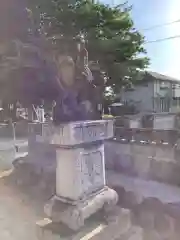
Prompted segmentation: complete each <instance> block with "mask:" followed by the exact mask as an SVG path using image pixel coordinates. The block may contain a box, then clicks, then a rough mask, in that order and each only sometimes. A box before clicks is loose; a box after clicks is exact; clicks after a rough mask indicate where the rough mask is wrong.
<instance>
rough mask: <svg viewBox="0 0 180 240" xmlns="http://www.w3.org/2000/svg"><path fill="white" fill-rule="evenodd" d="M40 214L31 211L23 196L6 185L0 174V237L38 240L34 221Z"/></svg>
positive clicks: (15, 239) (7, 239) (6, 239)
mask: <svg viewBox="0 0 180 240" xmlns="http://www.w3.org/2000/svg"><path fill="white" fill-rule="evenodd" d="M39 217H40V216H38V214H36V212H34V211H33V208H31V207H30V206H29V205H28V203H27V201H26V199H25V196H23V195H22V194H20V193H19V192H17V191H16V190H15V189H13V188H11V187H10V186H7V185H6V184H5V182H4V180H3V179H2V174H1V175H0V239H2V240H24V239H27V240H38V239H37V236H36V221H37V220H38V219H39Z"/></svg>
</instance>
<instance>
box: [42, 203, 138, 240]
mask: <svg viewBox="0 0 180 240" xmlns="http://www.w3.org/2000/svg"><path fill="white" fill-rule="evenodd" d="M116 214H117V218H116V221H112V222H110V223H108V224H107V223H105V222H104V221H102V219H98V218H96V217H95V216H94V217H92V218H90V219H89V220H88V221H87V222H86V224H85V226H84V227H83V228H82V229H81V230H80V231H79V232H72V231H71V230H69V229H66V228H65V226H62V225H59V224H55V223H52V222H51V221H50V220H49V219H46V220H45V221H41V222H39V223H38V237H39V240H41V239H42V240H46V239H47V240H49V239H52V240H57V239H58V240H60V239H61V240H121V239H122V240H136V239H138V240H141V238H132V236H133V235H134V236H137V235H138V234H139V235H140V233H141V231H140V229H139V228H133V229H131V228H132V225H131V213H130V211H129V210H127V209H123V208H120V207H117V209H116ZM65 229H66V230H65Z"/></svg>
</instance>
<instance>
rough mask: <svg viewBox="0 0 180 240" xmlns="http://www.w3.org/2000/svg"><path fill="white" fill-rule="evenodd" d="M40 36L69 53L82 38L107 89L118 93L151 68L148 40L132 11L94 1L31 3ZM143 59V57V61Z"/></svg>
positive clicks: (41, 1) (39, 1)
mask: <svg viewBox="0 0 180 240" xmlns="http://www.w3.org/2000/svg"><path fill="white" fill-rule="evenodd" d="M30 2H31V4H30V8H31V9H32V12H33V14H34V19H35V21H36V24H37V23H39V24H38V26H39V28H40V32H41V33H43V34H44V35H45V36H46V37H47V38H50V39H54V41H55V39H60V41H59V42H58V41H56V43H57V44H59V45H58V47H59V48H62V47H63V46H64V45H65V43H66V49H67V48H68V49H70V52H71V51H72V49H71V48H70V47H71V46H72V41H73V39H75V38H76V37H77V36H79V35H83V37H84V38H85V40H86V47H87V49H88V52H89V60H92V61H95V62H98V63H99V65H100V67H101V69H102V70H103V71H104V72H106V75H107V82H106V86H111V87H112V88H113V89H114V90H117V89H119V87H121V86H122V85H125V84H129V83H130V82H132V81H136V80H137V79H139V78H137V74H138V72H139V70H143V69H144V68H146V67H147V66H148V63H149V59H148V58H147V57H146V56H145V54H146V50H145V49H144V46H143V44H144V37H143V36H142V35H141V34H140V33H139V32H138V31H137V30H136V29H135V28H134V24H133V21H132V19H131V16H130V11H131V7H129V6H128V5H127V3H125V4H121V5H118V6H116V7H110V6H109V5H105V4H102V3H94V1H90V0H78V1H73V0H38V1H37V0H36V1H35V0H34V2H33V1H32V0H31V1H30ZM140 56H142V57H140Z"/></svg>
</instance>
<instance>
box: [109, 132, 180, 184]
mask: <svg viewBox="0 0 180 240" xmlns="http://www.w3.org/2000/svg"><path fill="white" fill-rule="evenodd" d="M123 131H124V132H123ZM105 146H106V147H105V158H106V167H107V169H111V170H115V171H118V172H120V173H124V174H127V175H130V176H135V177H139V178H142V179H147V180H156V181H159V182H164V183H170V184H175V185H179V184H180V151H179V149H178V132H174V131H164V132H163V131H162V132H160V131H156V132H154V131H149V132H148V131H140V130H139V131H136V132H134V130H131V131H130V130H129V131H126V130H122V131H121V133H120V134H119V135H118V137H117V132H116V137H115V138H114V139H113V140H111V141H107V142H106V145H105Z"/></svg>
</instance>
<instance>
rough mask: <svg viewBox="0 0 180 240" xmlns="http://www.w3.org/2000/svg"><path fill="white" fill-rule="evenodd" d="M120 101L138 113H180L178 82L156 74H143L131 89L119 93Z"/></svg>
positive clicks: (179, 86)
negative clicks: (133, 106)
mask: <svg viewBox="0 0 180 240" xmlns="http://www.w3.org/2000/svg"><path fill="white" fill-rule="evenodd" d="M120 95H121V101H122V102H125V103H128V104H131V105H135V106H136V108H137V109H138V110H139V111H141V112H142V111H145V112H171V111H172V112H174V111H180V80H178V79H174V78H171V77H168V76H165V75H162V74H159V73H156V72H150V71H148V72H145V73H144V74H143V79H142V80H140V81H139V82H138V83H137V84H136V85H134V86H133V87H132V88H128V89H123V90H122V91H121V94H120Z"/></svg>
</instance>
